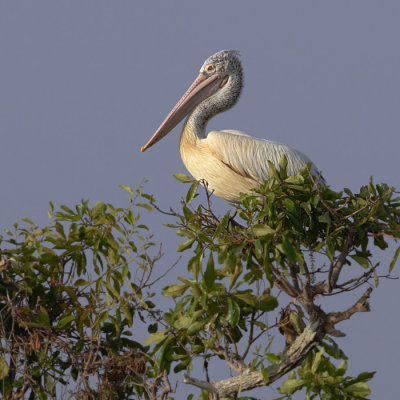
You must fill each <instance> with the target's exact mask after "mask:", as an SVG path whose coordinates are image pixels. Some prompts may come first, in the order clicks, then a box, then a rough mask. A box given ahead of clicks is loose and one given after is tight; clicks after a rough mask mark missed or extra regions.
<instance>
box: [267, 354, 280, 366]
mask: <svg viewBox="0 0 400 400" xmlns="http://www.w3.org/2000/svg"><path fill="white" fill-rule="evenodd" d="M264 356H265V358H266V359H267V360H268V361H269V362H270V363H271V364H279V363H280V362H281V359H280V358H279V357H278V356H277V355H276V354H274V353H266V354H264Z"/></svg>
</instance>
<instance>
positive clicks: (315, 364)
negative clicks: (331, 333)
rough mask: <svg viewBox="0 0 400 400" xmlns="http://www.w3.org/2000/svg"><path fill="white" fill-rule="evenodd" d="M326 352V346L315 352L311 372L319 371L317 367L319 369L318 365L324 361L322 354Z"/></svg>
mask: <svg viewBox="0 0 400 400" xmlns="http://www.w3.org/2000/svg"><path fill="white" fill-rule="evenodd" d="M324 353H325V348H324V347H323V346H322V347H321V348H320V349H319V350H318V352H317V353H316V354H315V356H314V360H313V362H312V366H311V372H312V373H313V374H315V373H316V372H317V369H318V367H319V364H320V363H321V361H322V356H323V355H324Z"/></svg>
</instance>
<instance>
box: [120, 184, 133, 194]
mask: <svg viewBox="0 0 400 400" xmlns="http://www.w3.org/2000/svg"><path fill="white" fill-rule="evenodd" d="M119 187H120V188H121V189H124V190H126V191H127V192H128V193H130V194H133V190H132V189H131V188H130V187H129V186H125V185H119Z"/></svg>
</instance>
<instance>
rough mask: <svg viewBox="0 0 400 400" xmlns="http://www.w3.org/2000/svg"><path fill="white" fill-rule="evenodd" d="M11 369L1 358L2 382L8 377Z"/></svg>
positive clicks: (0, 377) (0, 374)
mask: <svg viewBox="0 0 400 400" xmlns="http://www.w3.org/2000/svg"><path fill="white" fill-rule="evenodd" d="M8 371H9V367H8V364H7V361H6V360H5V359H4V358H3V357H1V356H0V380H2V379H4V378H5V377H6V376H7V375H8Z"/></svg>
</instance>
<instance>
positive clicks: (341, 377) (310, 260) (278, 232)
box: [0, 158, 400, 400]
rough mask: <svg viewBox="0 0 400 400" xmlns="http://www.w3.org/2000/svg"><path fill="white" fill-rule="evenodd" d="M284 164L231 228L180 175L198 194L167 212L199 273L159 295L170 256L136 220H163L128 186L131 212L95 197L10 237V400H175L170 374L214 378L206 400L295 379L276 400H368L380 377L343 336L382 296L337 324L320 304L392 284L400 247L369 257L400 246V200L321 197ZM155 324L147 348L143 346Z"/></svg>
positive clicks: (6, 379) (6, 357)
mask: <svg viewBox="0 0 400 400" xmlns="http://www.w3.org/2000/svg"><path fill="white" fill-rule="evenodd" d="M286 168H287V161H286V159H285V158H282V160H281V162H280V168H279V170H278V169H276V168H275V167H274V166H273V165H272V164H271V165H270V166H269V171H270V176H271V177H272V178H271V179H270V180H268V181H266V182H265V184H263V185H262V186H261V187H259V188H257V189H255V191H254V193H253V194H251V195H243V196H242V198H241V202H240V203H239V204H235V205H232V206H233V208H234V212H233V213H232V211H229V212H227V213H226V214H225V215H224V216H222V217H219V216H217V215H216V214H215V213H214V212H213V210H212V208H211V205H210V204H211V200H212V199H211V198H210V195H209V194H207V207H204V206H203V205H196V204H197V201H198V190H199V187H200V184H201V182H197V181H195V180H193V179H192V178H190V177H187V176H186V175H184V174H176V175H175V177H176V178H177V179H178V180H180V181H181V182H183V183H189V185H190V186H189V190H188V192H187V194H186V196H185V198H184V199H183V200H182V210H181V211H180V212H175V211H168V212H163V213H164V214H169V215H170V216H171V217H173V218H174V220H175V221H174V223H173V224H168V226H170V227H171V228H173V229H174V230H176V233H177V235H179V236H180V237H182V238H183V240H182V243H180V244H179V245H178V248H177V251H178V252H179V253H184V254H185V255H187V259H188V262H187V272H185V273H184V274H183V273H182V275H184V276H181V277H179V278H178V280H177V281H176V282H173V281H171V280H168V279H167V278H166V277H165V276H164V277H163V278H164V282H165V287H164V289H163V290H162V293H161V294H159V295H158V297H155V293H153V292H151V291H150V290H151V288H152V285H153V283H154V282H156V281H158V280H159V279H160V278H159V279H155V280H154V279H153V280H151V279H150V277H151V274H152V272H153V268H154V265H155V263H156V262H157V261H158V259H159V258H160V257H161V255H160V253H159V252H158V253H157V251H155V249H154V243H153V242H152V237H151V234H150V233H149V232H148V228H147V227H146V225H143V224H142V223H141V222H140V215H139V210H143V211H144V212H151V211H153V210H154V209H156V210H158V211H161V210H160V209H159V207H158V206H157V204H156V203H155V201H154V199H153V198H152V196H150V195H148V194H145V193H143V192H142V190H141V189H138V190H136V191H134V190H132V189H131V188H129V187H127V186H122V188H123V189H124V190H125V191H126V192H127V193H128V196H129V198H130V203H129V205H128V207H126V208H116V207H114V206H113V205H111V204H104V203H101V202H97V203H95V204H93V205H90V204H89V202H87V201H82V202H81V203H80V204H79V205H78V206H76V207H74V208H69V207H67V206H61V207H60V209H59V210H57V211H55V209H54V206H53V205H52V204H51V203H50V211H49V217H50V223H49V225H48V226H45V227H38V226H36V224H35V223H34V222H32V221H30V220H28V219H23V220H22V222H18V223H16V224H15V225H14V227H13V230H7V231H6V236H5V237H4V238H0V239H1V240H2V241H1V243H0V244H1V250H0V318H1V324H0V335H1V338H2V339H1V340H0V392H1V394H2V396H3V397H4V398H12V396H14V397H17V396H20V398H22V397H24V398H31V399H34V398H39V399H51V398H55V397H57V396H58V395H59V393H60V392H61V391H64V392H65V391H68V393H69V396H70V398H87V399H94V398H96V399H97V398H99V399H112V398H115V399H133V398H135V399H136V398H143V399H154V400H155V399H164V400H166V399H170V398H172V397H170V396H171V394H172V393H173V392H174V389H173V385H171V384H170V382H169V379H170V376H171V373H173V372H175V373H178V372H180V371H185V372H186V373H189V372H191V373H193V374H196V375H198V374H200V373H201V372H200V371H204V373H205V378H210V379H206V381H203V383H201V382H200V384H199V381H198V380H197V381H196V385H197V386H199V385H200V387H201V388H202V390H201V393H200V394H199V398H200V399H207V398H209V393H208V390H210V385H212V387H213V390H214V391H217V392H218V394H219V396H220V397H221V398H232V397H234V398H241V399H252V397H243V395H242V392H244V391H245V390H250V389H252V388H254V387H258V386H268V385H271V384H273V383H274V382H275V381H276V380H277V379H279V378H280V377H282V376H283V375H285V374H287V373H289V375H288V376H287V377H286V380H285V381H284V382H283V383H282V384H281V386H280V388H279V391H280V394H281V395H282V396H281V397H279V399H290V397H291V395H292V394H293V393H296V392H298V391H305V393H306V396H307V397H306V398H307V399H317V398H319V399H324V400H328V399H332V400H333V399H343V400H344V399H366V398H367V397H368V396H369V395H370V389H369V387H368V381H369V380H370V379H372V377H373V375H374V373H370V372H363V373H361V374H359V375H358V376H357V377H351V376H348V375H347V357H346V356H345V355H344V353H343V352H342V351H341V350H340V349H339V347H338V346H337V345H336V343H335V342H333V340H332V339H331V336H342V335H343V334H342V333H341V332H340V331H338V330H337V328H336V325H337V324H338V323H339V322H340V321H342V320H344V319H348V318H350V317H351V316H352V315H353V314H354V313H355V312H361V311H369V305H368V297H369V293H370V291H369V290H367V291H366V292H365V293H364V294H363V295H362V296H361V297H360V298H359V300H358V301H357V303H356V304H354V305H351V306H350V307H349V308H348V309H347V310H344V311H342V310H336V311H335V312H330V313H328V312H325V311H324V309H323V307H322V306H321V304H320V300H319V299H320V298H321V297H322V296H324V297H325V298H326V299H329V298H330V296H334V295H340V294H341V293H343V292H349V291H353V290H357V289H358V288H359V287H362V286H363V285H365V284H366V283H369V282H370V281H371V282H374V283H375V286H378V283H379V279H381V278H382V276H384V277H386V278H388V277H390V273H391V272H392V271H393V270H394V268H395V267H396V265H397V264H398V257H399V254H400V248H398V249H397V250H396V251H395V252H394V256H393V258H392V261H391V263H390V265H388V266H386V267H385V266H379V264H376V263H374V260H373V258H372V253H373V249H374V247H377V248H379V249H382V250H385V249H386V248H387V247H388V241H389V240H391V239H395V240H397V239H399V237H400V212H399V208H400V207H399V206H400V198H399V197H396V192H395V191H394V189H393V188H390V187H389V186H388V185H386V184H378V185H374V184H373V182H372V181H371V182H369V183H368V185H366V186H363V187H362V188H361V189H360V191H359V193H352V192H351V191H350V190H348V189H344V191H343V192H335V191H333V190H331V189H330V188H329V187H326V186H319V185H318V182H317V178H316V177H313V176H311V175H310V174H309V166H307V167H305V168H304V169H303V170H302V171H301V172H300V173H299V174H297V175H295V176H287V174H286ZM154 253H155V255H154ZM152 254H153V255H152ZM343 270H345V271H346V279H345V280H343V279H340V278H341V274H342V272H343ZM382 270H383V272H384V274H383V275H382ZM163 272H164V271H163ZM278 299H279V301H278ZM166 302H169V303H168V304H170V307H169V309H168V310H166V311H165V303H166ZM154 303H157V304H154ZM161 310H162V311H161ZM143 324H144V325H145V326H146V327H147V332H148V336H147V338H146V337H141V336H139V327H140V325H143ZM279 333H280V334H281V335H282V336H280V334H279ZM196 359H198V360H197V361H196ZM216 359H218V360H219V362H221V361H222V362H225V364H226V365H227V366H228V367H229V368H230V369H232V370H233V371H234V372H235V374H234V375H235V376H232V377H230V378H229V385H230V386H229V385H226V380H225V381H224V380H222V381H216V382H213V383H212V384H211V383H210V382H209V381H212V380H214V378H213V377H212V376H211V377H210V375H211V374H212V373H213V368H210V369H209V366H210V365H212V363H213V362H214V361H216ZM196 362H197V364H195V363H196ZM199 362H200V363H201V364H202V368H197V366H198V363H199ZM195 367H196V368H195ZM185 379H187V380H188V382H189V383H191V381H190V379H191V378H190V376H187V377H186V378H185ZM236 381H237V382H238V383H237V385H236V386H235V382H236ZM202 385H203V386H202ZM228 386H229V389H227V388H226V387H228ZM239 396H242V397H239ZM264 397H267V396H264ZM57 398H58V397H57ZM177 398H180V397H177ZM191 398H193V395H190V396H189V397H188V399H191Z"/></svg>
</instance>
